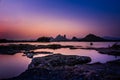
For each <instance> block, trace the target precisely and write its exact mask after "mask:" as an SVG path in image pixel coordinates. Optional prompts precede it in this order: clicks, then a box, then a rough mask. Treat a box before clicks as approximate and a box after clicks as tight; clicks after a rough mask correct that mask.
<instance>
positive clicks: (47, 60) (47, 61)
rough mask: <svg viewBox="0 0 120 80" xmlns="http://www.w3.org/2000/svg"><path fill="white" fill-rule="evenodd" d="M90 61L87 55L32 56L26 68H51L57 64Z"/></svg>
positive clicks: (70, 64)
mask: <svg viewBox="0 0 120 80" xmlns="http://www.w3.org/2000/svg"><path fill="white" fill-rule="evenodd" d="M90 61H91V58H90V57H87V56H76V55H62V54H53V55H48V56H45V57H36V58H33V60H32V62H31V63H30V65H29V67H28V69H32V68H53V67H59V66H66V65H67V66H74V65H78V64H85V63H88V62H90Z"/></svg>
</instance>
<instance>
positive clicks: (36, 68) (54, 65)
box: [6, 54, 120, 80]
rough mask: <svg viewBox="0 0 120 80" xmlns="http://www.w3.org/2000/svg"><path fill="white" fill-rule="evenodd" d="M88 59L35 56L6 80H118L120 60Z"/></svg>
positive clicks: (58, 55) (119, 77) (81, 57)
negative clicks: (25, 66) (94, 60)
mask: <svg viewBox="0 0 120 80" xmlns="http://www.w3.org/2000/svg"><path fill="white" fill-rule="evenodd" d="M90 61H91V58H90V57H86V56H76V55H61V54H53V55H48V56H45V57H37V58H33V60H32V62H31V63H30V65H29V66H28V69H27V70H26V71H25V72H23V73H22V74H21V75H19V76H17V77H14V78H10V79H6V80H120V60H115V61H110V62H106V63H99V62H98V63H93V64H87V63H89V62H90Z"/></svg>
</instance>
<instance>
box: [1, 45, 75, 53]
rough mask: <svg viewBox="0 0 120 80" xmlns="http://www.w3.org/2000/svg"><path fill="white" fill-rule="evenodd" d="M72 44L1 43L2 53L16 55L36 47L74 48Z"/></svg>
mask: <svg viewBox="0 0 120 80" xmlns="http://www.w3.org/2000/svg"><path fill="white" fill-rule="evenodd" d="M73 47H74V46H71V45H60V44H48V45H30V44H9V45H0V54H7V55H14V54H16V53H18V52H25V51H27V52H28V51H31V50H36V49H60V48H73Z"/></svg>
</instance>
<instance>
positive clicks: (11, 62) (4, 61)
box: [0, 42, 120, 79]
mask: <svg viewBox="0 0 120 80" xmlns="http://www.w3.org/2000/svg"><path fill="white" fill-rule="evenodd" d="M113 43H114V42H94V43H93V44H94V45H92V47H108V45H112V44H113ZM8 44H31V45H48V44H61V45H73V46H83V47H89V46H91V45H90V42H51V43H4V44H0V45H8ZM34 51H48V52H53V53H55V54H56V53H62V54H65V55H80V56H89V57H91V58H92V62H91V63H94V62H102V63H105V62H106V61H110V60H115V59H120V57H116V56H111V55H105V54H100V53H98V52H97V51H95V50H84V49H72V50H71V49H68V48H61V49H55V50H52V49H37V50H34ZM22 55H23V53H17V54H15V55H0V79H2V78H9V77H14V76H17V75H19V74H20V73H22V72H24V71H25V70H26V69H27V67H28V65H29V63H30V62H31V59H30V58H27V57H26V56H22ZM46 55H48V54H39V55H35V56H34V57H42V56H46Z"/></svg>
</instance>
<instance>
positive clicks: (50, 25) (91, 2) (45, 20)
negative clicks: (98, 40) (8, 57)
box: [0, 0, 120, 39]
mask: <svg viewBox="0 0 120 80" xmlns="http://www.w3.org/2000/svg"><path fill="white" fill-rule="evenodd" d="M119 30H120V0H0V38H7V39H36V38H37V37H40V36H53V37H55V36H56V35H58V34H66V35H67V36H68V38H71V37H72V36H77V37H83V36H85V35H87V34H89V33H93V34H97V35H99V36H114V37H120V32H119Z"/></svg>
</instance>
